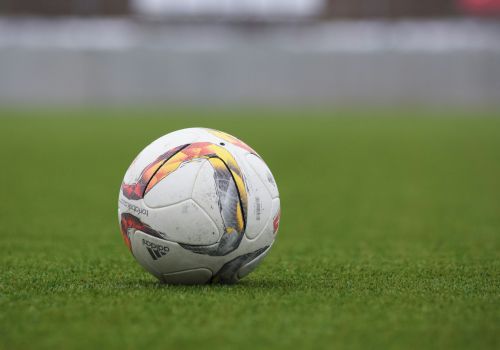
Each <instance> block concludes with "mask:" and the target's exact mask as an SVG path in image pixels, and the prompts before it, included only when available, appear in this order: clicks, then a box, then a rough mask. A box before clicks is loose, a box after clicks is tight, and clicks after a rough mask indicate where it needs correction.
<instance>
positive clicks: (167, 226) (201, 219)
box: [144, 199, 221, 245]
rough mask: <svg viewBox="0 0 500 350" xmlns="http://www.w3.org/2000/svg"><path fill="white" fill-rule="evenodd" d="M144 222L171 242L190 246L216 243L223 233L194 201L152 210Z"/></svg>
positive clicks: (190, 200)
mask: <svg viewBox="0 0 500 350" xmlns="http://www.w3.org/2000/svg"><path fill="white" fill-rule="evenodd" d="M148 212H149V213H148V217H147V218H145V219H144V221H145V222H146V223H147V224H148V225H150V226H151V227H154V228H155V230H157V231H159V232H161V233H163V234H164V238H165V239H166V240H169V241H173V242H178V243H185V244H190V245H211V244H214V243H216V242H217V241H218V240H219V238H220V235H221V232H220V231H219V229H218V228H217V226H216V225H215V224H214V222H213V221H212V220H211V219H210V217H209V216H208V215H207V214H206V213H205V211H204V210H203V209H202V208H201V207H200V206H199V205H198V204H196V203H195V202H194V201H193V200H192V199H188V200H186V201H183V202H181V203H177V204H173V205H170V206H168V207H163V208H150V209H149V210H148Z"/></svg>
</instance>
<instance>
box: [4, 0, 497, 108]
mask: <svg viewBox="0 0 500 350" xmlns="http://www.w3.org/2000/svg"><path fill="white" fill-rule="evenodd" d="M499 19H500V0H420V1H416V0H370V1H361V0H184V1H177V0H109V1H97V0H71V1H63V0H51V1H48V0H43V1H41V0H39V1H33V0H1V1H0V104H1V105H19V104H22V105H27V104H34V105H39V104H45V105H60V104H64V105H87V104H89V105H96V104H99V105H100V104H105V105H116V104H148V103H152V104H157V105H166V104H169V105H172V104H174V105H221V104H225V105H227V104H232V105H238V106H240V105H255V104H257V105H261V104H266V105H269V104H270V105H290V104H295V105H298V104H306V105H311V104H314V105H321V106H324V105H329V106H330V105H341V106H353V105H354V106H359V105H369V106H373V105H394V104H397V105H409V104H411V105H425V106H458V107H463V106H470V105H472V106H479V107H484V106H488V107H496V106H498V105H499V104H500V21H499Z"/></svg>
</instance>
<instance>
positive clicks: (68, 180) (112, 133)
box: [0, 109, 500, 349]
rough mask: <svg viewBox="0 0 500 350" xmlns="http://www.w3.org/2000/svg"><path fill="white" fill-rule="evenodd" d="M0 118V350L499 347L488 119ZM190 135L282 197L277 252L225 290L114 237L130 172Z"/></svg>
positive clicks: (493, 143) (497, 184)
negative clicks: (266, 169)
mask: <svg viewBox="0 0 500 350" xmlns="http://www.w3.org/2000/svg"><path fill="white" fill-rule="evenodd" d="M400 114H402V115H404V116H401V115H400ZM0 115H1V116H2V117H3V118H2V119H0V122H1V127H0V159H1V171H0V184H1V193H2V200H1V202H0V220H1V221H0V222H1V228H0V232H1V234H0V247H1V253H0V348H5V349H16V348H19V349H30V348H45V349H54V348H79V349H91V348H117V349H124V348H141V349H152V348H162V349H205V348H214V349H235V348H237V349H256V348H273V349H280V348H283V349H291V348H314V349H333V348H352V349H366V348H380V349H392V348H404V349H408V348H418V349H422V348H439V349H443V348H453V349H466V348H469V349H472V348H474V349H495V348H496V349H498V348H499V346H500V260H499V258H500V118H498V115H495V113H472V112H470V113H467V112H462V113H453V112H448V113H443V114H440V113H427V112H426V113H424V112H421V113H419V112H413V113H410V115H409V113H408V112H407V111H405V112H403V111H400V112H398V111H391V112H387V113H383V112H380V113H377V115H373V113H368V112H348V111H345V112H341V111H337V112H326V111H316V112H314V111H312V112H307V113H306V111H302V112H301V111H294V112H293V113H286V112H284V111H281V112H280V111H272V110H268V111H266V110H253V111H247V112H241V111H232V112H229V111H226V112H221V113H212V115H205V113H202V112H199V111H198V112H197V111H161V110H157V111H153V110H150V111H147V110H146V111H141V110H140V109H132V110H129V111H119V110H104V109H103V110H98V109H94V110H73V111H72V110H66V111H64V110H59V111H53V112H49V111H45V112H34V111H31V112H30V111H24V112H20V111H15V110H6V109H4V110H2V111H1V112H0ZM248 115H252V117H247V116H248ZM287 117H288V118H287ZM190 126H209V127H213V128H219V129H222V130H225V131H227V132H230V133H232V134H235V135H236V136H239V137H240V138H242V139H243V140H245V141H246V142H248V143H249V144H250V145H252V146H253V147H254V148H255V149H257V150H258V151H259V153H260V154H261V155H262V156H263V157H264V159H265V160H266V161H267V163H268V164H269V166H270V167H271V169H272V170H273V172H274V175H275V177H276V180H277V182H278V185H279V187H280V193H281V200H282V211H283V212H282V223H281V229H280V232H279V234H278V240H277V244H275V246H274V247H273V249H272V251H271V253H270V255H269V256H268V257H267V258H266V260H265V261H264V263H263V264H262V265H261V266H260V267H259V268H258V269H257V270H256V271H255V272H254V273H252V274H251V275H250V276H248V277H247V278H246V279H244V280H243V281H241V283H239V284H238V285H235V286H219V285H213V286H212V285H209V286H197V287H185V286H184V287H183V286H166V285H160V284H159V283H157V282H156V280H155V279H154V278H153V277H151V276H150V275H148V274H147V273H145V272H144V271H143V270H142V269H141V268H140V266H139V265H138V264H137V263H136V262H135V261H134V260H133V258H132V256H131V255H130V254H129V252H128V250H127V249H126V247H125V246H124V244H123V242H122V239H121V237H120V234H119V230H118V223H117V217H116V206H117V203H116V202H117V194H118V188H119V185H120V182H121V179H122V176H123V174H124V172H125V170H126V168H127V167H128V165H129V163H130V162H131V161H132V159H133V158H134V157H135V155H136V154H137V153H138V151H139V150H140V149H142V148H143V147H144V146H145V145H146V144H147V143H149V142H150V141H152V140H153V139H155V138H157V137H159V136H161V135H162V134H164V133H167V132H169V131H172V130H175V129H179V128H184V127H190Z"/></svg>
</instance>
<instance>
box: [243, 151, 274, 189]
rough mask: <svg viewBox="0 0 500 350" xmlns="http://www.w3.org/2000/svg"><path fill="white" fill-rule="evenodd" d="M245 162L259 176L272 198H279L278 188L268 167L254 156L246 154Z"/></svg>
mask: <svg viewBox="0 0 500 350" xmlns="http://www.w3.org/2000/svg"><path fill="white" fill-rule="evenodd" d="M246 160H247V162H248V163H249V164H250V166H251V167H252V168H253V170H254V171H255V173H256V174H257V175H258V176H259V178H260V179H261V181H262V183H263V184H264V186H265V187H266V188H267V189H268V191H269V193H270V194H271V197H272V198H277V197H279V192H278V186H277V185H276V181H275V180H274V176H273V174H272V173H271V170H269V168H268V166H267V165H266V163H264V161H263V160H262V159H261V158H259V157H257V156H256V155H254V154H247V156H246Z"/></svg>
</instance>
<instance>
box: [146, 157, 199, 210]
mask: <svg viewBox="0 0 500 350" xmlns="http://www.w3.org/2000/svg"><path fill="white" fill-rule="evenodd" d="M204 162H205V160H204V159H196V160H193V161H190V162H189V163H185V164H183V165H181V166H180V167H179V168H178V169H177V170H175V171H174V172H172V173H171V174H170V175H168V176H167V177H165V178H164V179H162V180H161V181H160V182H158V183H157V184H156V185H155V186H154V187H153V188H152V189H151V190H150V191H149V192H148V193H147V194H146V195H145V196H144V203H145V204H146V205H147V206H148V207H150V208H160V207H166V206H169V205H172V204H175V203H179V202H181V201H184V200H186V199H190V198H191V193H192V191H193V184H194V182H195V180H196V176H197V175H198V171H199V170H200V168H201V166H202V164H203V163H204Z"/></svg>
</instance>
